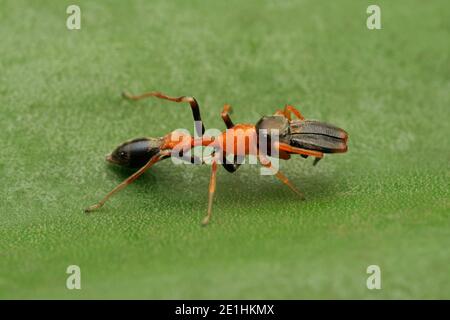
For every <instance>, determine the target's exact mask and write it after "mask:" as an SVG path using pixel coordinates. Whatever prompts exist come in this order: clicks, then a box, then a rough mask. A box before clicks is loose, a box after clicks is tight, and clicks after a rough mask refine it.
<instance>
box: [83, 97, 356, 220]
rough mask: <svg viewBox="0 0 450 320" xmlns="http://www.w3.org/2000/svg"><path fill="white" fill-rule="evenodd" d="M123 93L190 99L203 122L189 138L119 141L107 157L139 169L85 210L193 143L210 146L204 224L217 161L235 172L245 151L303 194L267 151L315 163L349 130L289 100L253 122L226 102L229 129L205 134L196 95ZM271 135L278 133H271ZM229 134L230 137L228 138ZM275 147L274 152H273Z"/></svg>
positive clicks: (339, 145)
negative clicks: (237, 117)
mask: <svg viewBox="0 0 450 320" xmlns="http://www.w3.org/2000/svg"><path fill="white" fill-rule="evenodd" d="M124 96H125V97H126V98H128V99H130V100H140V99H143V98H147V97H157V98H161V99H165V100H169V101H173V102H187V103H189V104H190V106H191V109H192V115H193V118H194V121H199V122H200V123H201V130H200V128H199V127H198V126H196V130H197V131H198V132H196V133H197V136H200V137H201V138H192V137H191V136H188V135H186V134H181V135H180V133H178V132H175V131H174V132H171V133H169V134H167V135H165V136H164V137H160V138H138V139H133V140H129V141H126V142H124V143H122V144H121V145H119V146H118V147H117V148H116V149H115V150H114V151H113V152H112V153H111V154H109V155H108V156H107V158H106V159H107V160H108V161H109V162H111V163H113V164H116V165H120V166H123V167H129V168H139V170H137V171H136V172H135V173H133V174H132V175H131V176H130V177H129V178H128V179H126V180H125V181H123V182H122V183H121V184H119V185H118V186H117V187H116V188H114V189H113V190H112V191H111V192H110V193H108V194H107V195H106V196H105V197H104V198H103V199H102V200H101V201H100V202H98V203H97V204H95V205H93V206H91V207H89V208H87V209H86V211H87V212H90V211H93V210H95V209H98V208H100V207H101V206H103V204H104V203H105V202H106V201H107V200H108V199H109V197H110V196H112V195H113V194H114V193H116V192H117V191H119V190H121V189H122V188H124V187H125V186H127V185H128V184H130V183H131V182H133V181H134V180H135V179H137V178H138V177H139V176H140V175H141V174H142V173H143V172H145V171H146V170H147V169H149V168H150V167H151V166H152V165H153V164H155V163H157V162H159V161H161V160H163V159H166V158H169V157H171V156H172V154H174V152H173V151H175V154H176V155H177V156H179V157H184V155H183V152H185V151H189V150H191V149H192V148H193V147H194V146H199V145H200V146H210V147H213V152H212V157H213V160H212V163H211V168H212V171H211V179H210V186H209V200H208V213H207V215H206V217H205V219H204V220H203V224H207V223H208V222H209V219H210V217H211V211H212V199H213V195H214V192H215V187H216V170H217V163H221V164H222V165H223V167H224V168H225V169H226V170H227V171H228V172H235V171H236V170H237V169H238V168H239V166H240V163H242V162H241V161H240V160H242V159H243V157H245V156H247V155H255V156H257V157H258V159H259V162H260V163H261V165H263V166H264V167H266V168H269V169H271V170H273V173H274V175H275V176H276V177H277V178H278V179H279V180H280V181H281V182H283V183H284V184H286V185H287V186H288V187H289V188H290V189H291V190H292V191H294V192H295V193H297V194H298V195H299V196H300V197H301V198H302V199H303V194H302V193H301V192H300V191H299V190H298V189H297V188H296V187H295V186H294V185H293V184H292V183H291V182H290V181H289V180H288V178H287V177H286V176H285V175H284V174H282V173H281V172H280V171H279V170H276V169H275V168H274V167H273V166H272V164H271V163H270V161H269V158H268V157H267V156H271V157H273V156H274V155H275V156H277V157H278V158H279V159H283V160H289V159H290V158H291V155H293V154H298V155H300V156H302V157H303V158H307V157H309V156H312V157H314V158H315V160H314V162H313V165H316V164H317V162H318V161H319V160H320V159H322V158H323V156H324V154H332V153H344V152H346V151H347V139H348V134H347V132H346V131H345V130H343V129H341V128H338V127H336V126H334V125H331V124H327V123H324V122H320V121H314V120H307V119H305V118H304V117H303V116H302V115H301V113H300V112H299V111H298V110H297V109H296V108H295V107H293V106H290V105H287V106H285V108H284V109H281V110H278V111H276V112H275V114H273V115H270V116H264V117H262V118H261V119H260V120H259V121H258V122H257V123H256V125H252V124H236V125H235V124H234V123H233V122H232V121H231V118H230V115H229V113H230V111H231V107H230V106H229V105H225V106H224V108H223V111H222V114H221V116H222V119H223V121H224V123H225V125H226V127H227V130H225V131H223V132H222V133H221V134H220V135H219V136H217V137H206V136H204V135H203V134H204V132H205V128H204V126H203V123H202V122H201V116H200V108H199V105H198V103H197V101H196V100H195V98H193V97H186V96H182V97H170V96H167V95H164V94H162V93H160V92H149V93H145V94H143V95H140V96H132V95H129V94H124ZM291 114H294V115H295V117H296V118H297V119H292V118H291ZM275 135H276V136H277V139H275ZM229 139H231V140H232V141H231V143H230V141H229ZM227 140H228V141H227ZM259 141H267V150H265V153H263V152H260V149H261V147H262V146H260V145H259ZM175 148H176V149H175ZM180 150H181V151H180ZM275 150H276V152H274V151H275ZM230 156H231V157H232V158H233V159H234V161H230V162H231V163H230V162H229V161H226V159H229V157H230ZM218 159H219V161H218ZM190 160H191V162H192V163H200V164H202V163H204V162H202V161H203V160H201V159H200V161H199V159H196V158H195V157H194V156H191V157H190Z"/></svg>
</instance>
